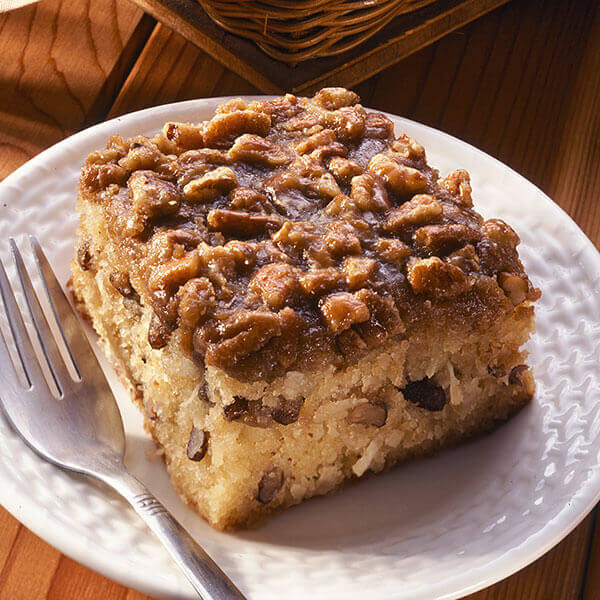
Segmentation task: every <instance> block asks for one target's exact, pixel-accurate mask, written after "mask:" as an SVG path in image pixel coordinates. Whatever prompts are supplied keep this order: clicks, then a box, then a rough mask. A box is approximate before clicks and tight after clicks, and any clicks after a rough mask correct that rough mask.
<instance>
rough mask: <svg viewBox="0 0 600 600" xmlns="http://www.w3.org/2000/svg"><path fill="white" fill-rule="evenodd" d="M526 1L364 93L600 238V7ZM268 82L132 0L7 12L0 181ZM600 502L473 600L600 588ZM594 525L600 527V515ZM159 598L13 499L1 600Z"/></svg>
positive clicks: (591, 595)
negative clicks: (100, 564)
mask: <svg viewBox="0 0 600 600" xmlns="http://www.w3.org/2000/svg"><path fill="white" fill-rule="evenodd" d="M596 5H597V2H596V1H595V0H580V1H578V2H564V1H563V0H548V1H546V2H542V1H537V0H534V1H531V0H513V1H512V2H510V3H509V4H507V5H505V6H503V7H502V8H500V9H497V10H495V11H494V12H492V13H490V14H488V15H486V16H485V17H483V18H481V19H480V20H479V21H477V22H475V23H472V24H471V25H469V26H467V27H466V28H464V29H462V30H459V31H457V32H455V33H453V34H451V35H449V36H448V37H446V38H444V39H442V40H441V41H439V42H438V43H436V44H435V45H433V46H431V47H429V48H426V49H424V50H422V51H420V52H419V53H417V54H414V55H412V56H410V57H409V58H407V59H405V60H404V61H403V62H401V63H399V64H397V65H395V66H394V67H390V68H389V69H388V70H386V71H384V72H383V73H381V74H380V75H378V76H375V77H373V78H372V79H370V80H368V81H366V82H365V83H363V84H361V85H360V86H359V87H358V89H357V91H358V92H359V93H360V95H361V96H362V99H363V103H364V104H365V105H367V106H371V107H374V108H379V109H382V110H386V111H389V112H394V113H398V114H400V115H405V116H407V117H409V118H412V119H415V120H417V121H421V122H423V123H427V124H429V125H432V126H433V127H437V128H439V129H442V130H444V131H447V132H449V133H451V134H453V135H456V136H458V137H460V138H463V139H465V140H467V141H468V142H471V143H472V144H475V145H476V146H478V147H480V148H482V149H483V150H485V151H486V152H488V153H490V154H492V155H493V156H496V157H497V158H499V159H500V160H502V161H504V162H506V163H507V164H509V165H510V166H512V167H513V168H514V169H516V170H517V171H519V172H520V173H522V174H523V175H524V176H525V177H527V178H529V179H530V180H532V181H533V182H534V183H535V184H537V185H538V186H539V187H540V188H541V189H543V190H544V191H545V192H546V193H548V194H549V195H550V196H551V197H552V198H553V199H554V200H555V201H556V202H558V204H560V205H561V206H562V207H563V208H564V209H565V210H566V211H567V212H568V213H569V214H570V215H571V216H572V217H573V218H574V219H575V221H577V223H578V224H579V225H580V226H581V228H582V229H583V230H584V231H585V233H586V234H587V235H588V236H589V237H590V238H591V239H592V241H594V243H595V244H596V245H597V246H598V245H599V244H600V198H599V194H598V190H599V189H600V144H599V140H600V10H597V9H596ZM250 93H255V90H254V89H253V88H252V86H251V85H250V84H248V83H246V82H245V81H243V80H242V79H240V78H239V77H238V76H237V75H234V74H233V73H231V72H229V71H227V70H226V69H224V68H223V67H222V66H220V65H219V64H217V63H216V62H215V61H214V60H212V59H211V58H209V57H208V56H207V55H205V54H203V53H202V52H201V51H199V50H198V49H197V48H195V47H194V46H192V45H191V44H189V43H187V42H186V41H185V40H184V39H183V38H181V37H180V36H179V35H177V34H175V33H173V32H172V31H170V30H168V29H167V28H165V27H163V26H161V25H159V24H157V23H156V22H154V21H153V20H152V19H151V18H150V17H148V16H145V15H144V14H143V13H142V12H141V11H140V10H139V9H138V8H136V7H135V6H134V5H133V4H131V3H129V2H128V1H127V0H42V2H41V3H40V4H38V5H35V6H31V7H26V8H23V9H19V10H17V11H14V12H11V13H8V14H4V15H0V178H1V177H5V176H6V175H8V174H9V173H10V172H11V171H12V170H14V169H16V168H17V167H18V166H19V165H21V164H22V163H24V162H25V161H26V160H28V159H29V158H31V157H32V156H34V155H35V154H37V153H38V152H39V151H40V150H42V149H43V148H46V147H48V146H50V145H51V144H53V143H55V142H57V141H58V140H60V139H62V138H64V137H66V136H68V135H70V134H72V133H74V132H75V131H78V130H80V129H82V128H83V127H86V126H88V125H90V124H92V123H95V122H98V121H101V120H103V119H105V118H106V117H110V116H114V115H119V114H122V113H125V112H129V111H132V110H136V109H139V108H143V107H146V106H152V105H156V104H162V103H165V102H172V101H175V100H184V99H189V98H198V97H205V96H219V95H229V94H250ZM597 512H598V511H597V510H596V511H594V512H593V513H592V514H591V515H589V516H588V517H587V518H586V519H585V520H584V521H583V522H582V523H581V525H579V527H577V529H575V531H573V533H571V535H569V536H568V537H567V538H566V539H565V540H564V541H563V542H561V543H560V544H559V545H558V546H557V547H556V548H554V549H553V550H551V551H550V552H549V553H548V554H546V555H545V556H544V557H542V558H541V559H539V560H538V561H537V562H535V563H534V564H532V565H530V566H529V567H527V568H525V569H523V570H522V571H521V572H519V573H517V574H515V575H513V576H512V577H509V578H508V579H506V580H504V581H502V582H500V583H498V584H496V585H494V586H492V587H490V588H488V589H487V590H484V591H481V592H479V593H476V594H473V595H472V596H470V597H469V598H470V600H484V599H485V600H492V599H496V600H500V599H510V600H568V599H569V600H570V599H573V600H575V599H580V600H598V599H600V524H598V525H596V523H595V521H596V516H595V515H596V513H597ZM595 525H596V526H595ZM45 598H47V599H52V600H71V599H77V600H92V599H101V600H117V599H119V600H125V599H127V600H141V599H143V598H147V596H144V595H142V594H140V593H138V592H135V591H133V590H127V589H126V588H124V587H123V586H121V585H119V584H117V583H114V582H112V581H109V580H107V579H105V578H103V577H101V576H100V575H98V574H96V573H94V572H92V571H90V570H89V569H87V568H85V567H83V566H81V565H79V564H77V563H75V562H74V561H72V560H71V559H69V558H67V557H65V556H63V555H61V554H60V552H58V551H57V550H55V549H54V548H51V547H50V546H48V545H47V544H46V543H45V542H43V541H42V540H40V539H39V538H37V537H36V536H35V535H33V534H32V533H31V532H30V531H28V530H27V529H26V528H25V527H23V526H22V525H21V524H20V523H18V522H17V521H16V520H15V519H14V518H13V517H11V516H10V515H9V514H8V513H7V512H6V511H4V510H2V509H0V600H38V599H39V600H41V599H45Z"/></svg>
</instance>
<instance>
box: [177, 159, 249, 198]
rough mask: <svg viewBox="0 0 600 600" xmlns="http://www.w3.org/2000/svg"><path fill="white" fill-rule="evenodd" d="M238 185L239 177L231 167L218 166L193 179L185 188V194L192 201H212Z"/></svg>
mask: <svg viewBox="0 0 600 600" xmlns="http://www.w3.org/2000/svg"><path fill="white" fill-rule="evenodd" d="M236 186H237V177H236V175H235V173H234V172H233V171H232V170H231V169H230V168H229V167H217V168H216V169H213V170H212V171H208V172H207V173H205V174H204V175H202V176H201V177H198V179H192V181H190V182H189V183H188V184H186V185H185V186H184V188H183V195H184V196H185V199H186V200H189V201H191V202H211V201H213V200H215V199H216V198H218V197H219V196H221V195H223V194H227V193H228V192H229V191H231V190H232V189H233V188H234V187H236Z"/></svg>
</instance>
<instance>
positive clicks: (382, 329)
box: [354, 288, 405, 346]
mask: <svg viewBox="0 0 600 600" xmlns="http://www.w3.org/2000/svg"><path fill="white" fill-rule="evenodd" d="M355 296H356V298H357V299H358V300H360V301H361V302H364V303H365V304H366V306H367V308H368V309H369V313H370V315H369V319H368V320H366V321H364V322H362V323H357V324H356V325H354V329H355V330H356V332H357V333H358V334H359V335H360V337H361V338H362V340H363V341H364V342H365V343H366V344H367V345H368V346H374V345H375V344H381V343H383V342H384V341H385V340H386V339H387V338H388V337H389V336H392V335H396V334H398V333H402V332H404V331H405V327H404V323H403V322H402V319H401V318H400V314H399V312H398V309H397V308H396V305H395V304H394V301H393V300H392V298H390V297H389V296H382V295H380V294H378V293H377V292H375V291H374V290H370V289H367V288H365V289H362V290H359V291H358V292H356V294H355Z"/></svg>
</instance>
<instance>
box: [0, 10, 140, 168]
mask: <svg viewBox="0 0 600 600" xmlns="http://www.w3.org/2000/svg"><path fill="white" fill-rule="evenodd" d="M142 16H143V13H142V12H141V11H140V9H139V8H137V7H136V6H134V5H133V4H131V3H129V2H127V1H126V0H110V1H109V2H104V1H103V0H44V2H41V3H38V4H34V5H31V6H27V7H24V8H21V9H19V10H15V11H12V12H9V13H6V14H3V15H2V16H1V17H0V56H1V57H2V60H1V61H0V85H1V86H2V94H1V95H0V178H2V177H5V176H6V175H8V173H10V172H11V171H13V170H14V169H16V168H17V167H18V166H19V165H20V164H22V163H23V162H24V161H25V160H27V159H29V158H30V157H31V156H33V155H34V154H36V153H37V152H39V150H40V149H42V148H46V147H47V146H49V145H51V144H53V143H54V142H56V141H58V140H60V139H61V138H63V137H65V136H66V135H69V134H70V133H73V132H74V131H77V130H78V129H79V128H81V126H82V125H83V124H85V123H86V122H87V120H88V118H89V115H90V111H91V109H92V107H93V106H94V102H95V101H96V99H97V97H98V95H99V94H100V92H101V91H102V90H103V86H104V85H105V83H106V81H107V80H108V79H109V78H110V76H111V73H112V72H113V69H114V68H115V67H116V66H117V65H118V63H119V58H120V57H121V55H122V53H123V51H124V48H125V47H126V46H127V45H128V44H129V43H130V41H131V40H132V39H135V38H136V35H135V34H136V31H137V27H138V25H139V24H140V22H141V21H142ZM92 19H93V22H92ZM138 41H139V43H143V42H144V41H145V40H144V39H140V40H138Z"/></svg>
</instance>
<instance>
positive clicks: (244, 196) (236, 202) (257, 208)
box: [229, 187, 271, 212]
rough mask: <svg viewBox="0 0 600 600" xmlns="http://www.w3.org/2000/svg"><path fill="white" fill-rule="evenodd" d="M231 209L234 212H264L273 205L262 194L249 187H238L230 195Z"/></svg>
mask: <svg viewBox="0 0 600 600" xmlns="http://www.w3.org/2000/svg"><path fill="white" fill-rule="evenodd" d="M229 207H230V208H232V209H234V210H236V209H237V210H249V211H252V212H263V211H264V210H265V209H266V208H271V203H270V202H269V200H267V197H266V196H265V195H264V194H262V193H261V192H257V191H256V190H253V189H252V188H249V187H237V188H235V189H234V190H232V192H231V193H230V194H229Z"/></svg>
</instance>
